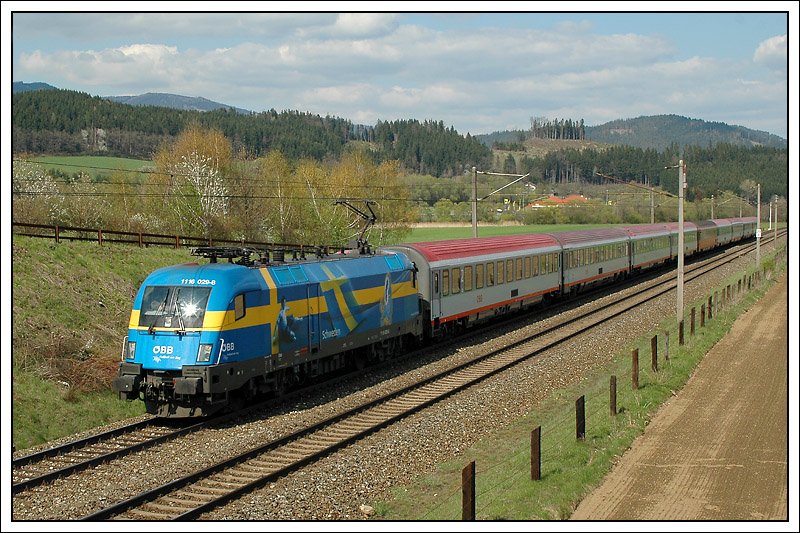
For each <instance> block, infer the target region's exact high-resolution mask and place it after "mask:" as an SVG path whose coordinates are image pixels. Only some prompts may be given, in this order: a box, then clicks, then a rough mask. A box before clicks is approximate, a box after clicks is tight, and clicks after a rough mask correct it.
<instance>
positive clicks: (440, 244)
mask: <svg viewBox="0 0 800 533" xmlns="http://www.w3.org/2000/svg"><path fill="white" fill-rule="evenodd" d="M402 246H407V247H409V248H411V249H413V250H416V251H417V252H419V253H420V254H422V256H423V257H425V258H426V259H427V260H428V261H442V260H445V259H458V258H463V257H475V256H482V255H489V254H496V253H503V252H515V251H520V250H530V249H538V248H547V247H551V246H558V241H556V240H555V239H554V238H553V237H552V236H551V235H549V234H546V233H533V234H525V235H503V236H499V237H478V238H477V239H452V240H447V241H430V242H415V243H410V244H403V245H402Z"/></svg>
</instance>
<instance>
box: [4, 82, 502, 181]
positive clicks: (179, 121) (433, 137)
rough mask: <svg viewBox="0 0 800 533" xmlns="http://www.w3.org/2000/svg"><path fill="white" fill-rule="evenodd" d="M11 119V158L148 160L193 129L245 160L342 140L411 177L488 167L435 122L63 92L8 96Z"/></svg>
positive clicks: (330, 154) (479, 153) (294, 155)
mask: <svg viewBox="0 0 800 533" xmlns="http://www.w3.org/2000/svg"><path fill="white" fill-rule="evenodd" d="M12 117H13V118H12V120H13V149H14V152H15V153H35V154H62V155H79V154H93V155H98V154H104V155H115V156H120V157H133V158H141V159H150V158H152V156H153V154H154V153H155V152H156V151H157V150H158V148H159V147H160V146H162V145H163V144H164V143H165V142H170V141H172V140H174V139H175V138H176V136H177V135H178V134H179V133H180V132H181V131H183V130H185V129H186V128H187V126H188V125H190V124H198V125H200V126H202V127H205V128H215V129H218V130H220V131H221V132H222V133H223V134H224V135H225V137H227V138H228V139H230V140H231V142H232V145H233V150H234V151H235V152H236V153H244V154H245V155H246V156H247V157H259V156H262V155H264V154H266V153H268V152H270V151H279V152H280V153H282V154H283V155H284V156H286V157H288V158H290V159H292V160H299V159H303V158H308V159H314V160H317V161H321V160H324V159H329V158H333V159H338V158H339V157H340V156H341V155H342V150H343V149H344V146H345V145H346V144H347V143H348V142H354V141H367V142H369V143H371V144H372V145H373V147H374V150H373V151H372V153H373V156H374V157H375V159H376V161H377V162H380V161H385V160H394V159H396V160H399V161H401V162H402V163H403V165H404V166H405V168H406V169H408V170H409V171H411V172H417V173H428V174H432V175H435V176H443V175H454V174H460V173H462V172H463V171H464V169H466V168H469V167H471V166H472V165H486V166H488V163H489V162H490V161H491V151H490V149H489V148H488V147H486V146H484V145H483V144H481V143H480V142H478V141H477V140H476V139H474V138H472V137H470V136H469V135H467V136H466V137H464V136H462V135H460V134H459V133H458V132H457V131H455V129H454V128H452V127H450V128H446V127H445V126H444V124H443V123H442V122H441V121H439V122H435V121H425V122H419V121H417V120H402V121H387V122H378V124H377V125H375V126H369V127H364V126H361V127H357V126H355V125H354V124H353V123H352V122H350V121H349V120H346V119H342V118H338V117H330V116H326V117H321V116H319V115H314V114H311V113H303V112H300V111H281V112H278V111H276V110H274V109H272V110H270V111H265V112H263V113H252V114H249V115H247V114H242V113H238V112H235V111H231V110H225V109H218V110H213V111H207V112H200V111H186V110H177V109H169V108H164V107H155V106H131V105H125V104H119V103H116V102H112V101H109V100H107V99H105V98H101V97H98V96H94V97H93V96H90V95H88V94H86V93H80V92H76V91H67V90H48V91H29V92H23V93H17V94H14V95H13V109H12Z"/></svg>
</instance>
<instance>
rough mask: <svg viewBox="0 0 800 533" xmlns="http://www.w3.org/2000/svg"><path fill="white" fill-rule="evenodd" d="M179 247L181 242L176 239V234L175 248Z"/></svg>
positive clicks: (176, 237)
mask: <svg viewBox="0 0 800 533" xmlns="http://www.w3.org/2000/svg"><path fill="white" fill-rule="evenodd" d="M180 247H181V243H180V241H179V239H178V236H177V235H175V249H176V250H177V249H178V248H180Z"/></svg>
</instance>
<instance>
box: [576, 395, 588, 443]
mask: <svg viewBox="0 0 800 533" xmlns="http://www.w3.org/2000/svg"><path fill="white" fill-rule="evenodd" d="M575 438H576V439H578V440H584V439H585V438H586V400H585V398H584V397H583V396H581V397H580V398H578V399H577V400H575Z"/></svg>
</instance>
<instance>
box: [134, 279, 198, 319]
mask: <svg viewBox="0 0 800 533" xmlns="http://www.w3.org/2000/svg"><path fill="white" fill-rule="evenodd" d="M210 294H211V287H184V286H180V287H167V286H150V287H147V288H145V290H144V294H143V295H142V307H141V311H140V313H139V325H140V326H145V327H156V328H178V329H185V328H200V327H202V326H203V318H204V317H205V314H206V307H208V297H209V296H210Z"/></svg>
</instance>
